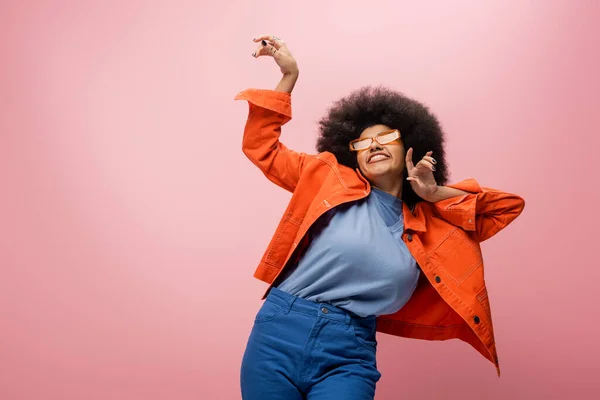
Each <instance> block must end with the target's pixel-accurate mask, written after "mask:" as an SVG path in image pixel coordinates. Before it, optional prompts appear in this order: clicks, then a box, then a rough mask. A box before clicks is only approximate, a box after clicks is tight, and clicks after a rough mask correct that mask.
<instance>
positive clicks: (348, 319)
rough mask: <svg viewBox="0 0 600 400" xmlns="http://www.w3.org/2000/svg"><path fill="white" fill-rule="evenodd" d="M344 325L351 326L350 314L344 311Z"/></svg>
mask: <svg viewBox="0 0 600 400" xmlns="http://www.w3.org/2000/svg"><path fill="white" fill-rule="evenodd" d="M345 314H346V325H348V326H350V325H352V317H351V316H350V314H349V313H348V312H347V311H346V312H345Z"/></svg>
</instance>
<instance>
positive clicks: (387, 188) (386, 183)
mask: <svg viewBox="0 0 600 400" xmlns="http://www.w3.org/2000/svg"><path fill="white" fill-rule="evenodd" d="M402 184H403V181H402V178H400V179H394V180H381V181H376V182H375V181H374V182H371V186H373V187H376V188H377V189H379V190H383V191H384V192H386V193H389V194H391V195H392V196H395V197H397V198H402Z"/></svg>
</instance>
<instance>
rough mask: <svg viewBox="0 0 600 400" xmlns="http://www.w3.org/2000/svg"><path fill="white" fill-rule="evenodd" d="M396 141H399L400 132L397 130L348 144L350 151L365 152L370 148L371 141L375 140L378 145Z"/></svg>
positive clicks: (355, 140)
mask: <svg viewBox="0 0 600 400" xmlns="http://www.w3.org/2000/svg"><path fill="white" fill-rule="evenodd" d="M396 139H400V131H399V130H398V129H393V130H391V131H385V132H381V133H378V134H377V135H375V136H373V137H372V138H359V139H354V140H353V141H351V142H350V151H361V150H366V149H368V148H369V147H371V144H372V143H373V140H375V141H376V142H377V143H379V144H388V143H391V142H393V141H394V140H396Z"/></svg>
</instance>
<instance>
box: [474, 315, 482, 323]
mask: <svg viewBox="0 0 600 400" xmlns="http://www.w3.org/2000/svg"><path fill="white" fill-rule="evenodd" d="M473 321H474V322H475V323H476V324H478V323H480V322H481V320H480V319H479V317H478V316H477V315H476V316H475V318H473Z"/></svg>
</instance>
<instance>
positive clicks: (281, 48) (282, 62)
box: [252, 35, 299, 76]
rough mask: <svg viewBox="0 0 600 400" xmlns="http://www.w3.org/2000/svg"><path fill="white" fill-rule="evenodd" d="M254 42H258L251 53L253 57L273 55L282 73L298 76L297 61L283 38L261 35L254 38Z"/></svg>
mask: <svg viewBox="0 0 600 400" xmlns="http://www.w3.org/2000/svg"><path fill="white" fill-rule="evenodd" d="M254 42H255V43H258V44H259V45H258V48H257V49H256V51H255V52H254V53H252V56H253V57H254V58H258V57H260V56H269V57H273V59H274V60H275V62H276V63H277V65H278V66H279V68H280V69H281V73H282V74H283V75H291V76H298V74H299V69H298V63H297V62H296V59H295V58H294V56H292V53H290V50H289V49H288V47H287V45H286V44H285V42H284V41H283V40H281V39H279V38H278V37H277V36H273V35H262V36H259V37H257V38H256V39H254Z"/></svg>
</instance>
